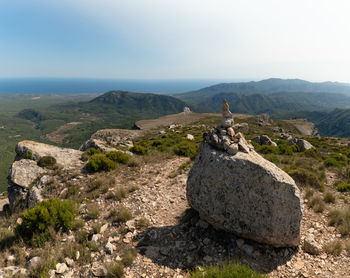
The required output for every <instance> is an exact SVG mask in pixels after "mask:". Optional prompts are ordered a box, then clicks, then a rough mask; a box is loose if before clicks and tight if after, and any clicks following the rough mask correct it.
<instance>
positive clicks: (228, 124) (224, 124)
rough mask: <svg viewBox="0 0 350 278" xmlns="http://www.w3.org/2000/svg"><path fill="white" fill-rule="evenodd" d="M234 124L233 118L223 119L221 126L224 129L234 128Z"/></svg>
mask: <svg viewBox="0 0 350 278" xmlns="http://www.w3.org/2000/svg"><path fill="white" fill-rule="evenodd" d="M233 124H234V121H233V118H224V117H223V118H221V126H222V127H225V128H227V127H232V126H233Z"/></svg>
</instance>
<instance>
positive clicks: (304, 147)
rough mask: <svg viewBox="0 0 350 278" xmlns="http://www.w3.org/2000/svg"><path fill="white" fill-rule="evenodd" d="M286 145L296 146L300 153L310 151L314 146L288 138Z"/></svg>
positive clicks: (304, 141) (300, 140)
mask: <svg viewBox="0 0 350 278" xmlns="http://www.w3.org/2000/svg"><path fill="white" fill-rule="evenodd" d="M288 145H297V146H298V147H299V148H300V150H301V151H302V152H305V151H307V150H309V149H312V148H313V147H314V146H313V145H311V144H310V142H308V141H306V140H304V139H297V138H290V139H289V140H288Z"/></svg>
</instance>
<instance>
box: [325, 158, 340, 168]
mask: <svg viewBox="0 0 350 278" xmlns="http://www.w3.org/2000/svg"><path fill="white" fill-rule="evenodd" d="M324 166H326V167H339V162H338V161H337V160H336V159H335V158H333V157H328V158H326V160H325V161H324Z"/></svg>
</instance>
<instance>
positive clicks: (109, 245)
mask: <svg viewBox="0 0 350 278" xmlns="http://www.w3.org/2000/svg"><path fill="white" fill-rule="evenodd" d="M114 250H115V246H114V245H113V244H112V243H111V242H107V244H106V246H105V251H106V253H107V254H109V255H112V254H113V251H114Z"/></svg>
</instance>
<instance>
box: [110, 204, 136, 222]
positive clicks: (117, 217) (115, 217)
mask: <svg viewBox="0 0 350 278" xmlns="http://www.w3.org/2000/svg"><path fill="white" fill-rule="evenodd" d="M109 217H110V218H112V222H115V223H125V222H126V221H128V220H130V219H131V218H132V215H131V212H130V211H129V210H128V209H127V208H126V207H123V206H120V207H119V208H117V209H115V210H112V211H111V212H110V214H109Z"/></svg>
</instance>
